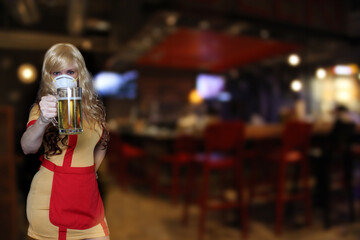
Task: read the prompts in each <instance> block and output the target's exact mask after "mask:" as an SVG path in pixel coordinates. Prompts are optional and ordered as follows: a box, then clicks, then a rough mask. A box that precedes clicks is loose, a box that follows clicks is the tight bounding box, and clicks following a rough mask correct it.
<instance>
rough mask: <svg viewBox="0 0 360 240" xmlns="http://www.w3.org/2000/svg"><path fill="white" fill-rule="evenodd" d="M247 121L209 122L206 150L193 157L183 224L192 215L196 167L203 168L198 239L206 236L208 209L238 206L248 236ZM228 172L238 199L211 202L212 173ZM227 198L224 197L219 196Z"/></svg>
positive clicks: (245, 234) (243, 230) (206, 133)
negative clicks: (246, 194) (190, 206)
mask: <svg viewBox="0 0 360 240" xmlns="http://www.w3.org/2000/svg"><path fill="white" fill-rule="evenodd" d="M244 136H245V124H244V123H243V122H240V121H229V122H220V123H216V124H212V125H209V126H208V127H207V128H206V130H205V135H204V147H205V152H204V153H202V154H196V155H195V156H194V161H193V162H192V163H193V166H192V167H191V168H189V173H188V176H187V190H188V192H187V194H186V197H185V201H184V208H183V223H184V224H187V222H188V216H189V205H190V202H191V199H190V194H192V193H194V192H195V185H196V184H195V170H196V169H200V171H201V173H200V174H201V175H200V177H201V181H202V182H201V185H200V190H199V191H198V193H199V194H200V196H198V197H199V198H198V199H197V201H196V202H197V204H198V206H199V208H200V216H199V222H198V239H199V240H201V239H203V237H204V231H205V220H206V215H207V213H208V211H209V210H225V209H231V208H235V209H239V216H240V220H241V224H242V226H241V228H242V235H243V237H246V236H247V224H248V223H247V207H246V206H247V204H246V203H245V200H244V198H243V187H244V179H243V158H242V156H243V148H244V142H245V139H244ZM214 171H218V172H221V173H223V172H224V171H228V172H230V173H232V174H233V177H234V179H235V185H236V188H235V189H236V192H237V199H236V201H235V202H229V201H221V202H219V203H217V204H214V203H211V200H213V199H212V198H210V197H213V196H210V192H209V190H210V187H211V184H210V173H212V172H214ZM220 200H224V199H220Z"/></svg>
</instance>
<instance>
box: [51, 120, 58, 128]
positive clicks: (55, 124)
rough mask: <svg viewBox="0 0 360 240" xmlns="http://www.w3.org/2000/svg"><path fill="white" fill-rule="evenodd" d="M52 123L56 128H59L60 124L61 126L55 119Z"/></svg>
mask: <svg viewBox="0 0 360 240" xmlns="http://www.w3.org/2000/svg"><path fill="white" fill-rule="evenodd" d="M50 121H51V123H52V124H53V125H54V126H55V127H57V126H58V124H59V123H58V121H57V120H56V119H55V118H52V119H51V120H50Z"/></svg>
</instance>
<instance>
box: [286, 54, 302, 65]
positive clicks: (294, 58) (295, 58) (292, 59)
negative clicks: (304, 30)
mask: <svg viewBox="0 0 360 240" xmlns="http://www.w3.org/2000/svg"><path fill="white" fill-rule="evenodd" d="M288 63H289V64H290V65H291V66H297V65H299V64H300V57H299V55H297V54H291V55H289V57H288Z"/></svg>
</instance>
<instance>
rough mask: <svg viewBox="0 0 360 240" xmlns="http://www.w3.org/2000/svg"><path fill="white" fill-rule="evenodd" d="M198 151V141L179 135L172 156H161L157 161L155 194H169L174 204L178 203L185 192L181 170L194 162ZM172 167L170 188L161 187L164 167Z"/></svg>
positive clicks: (188, 136)
mask: <svg viewBox="0 0 360 240" xmlns="http://www.w3.org/2000/svg"><path fill="white" fill-rule="evenodd" d="M196 149H197V141H196V139H195V138H194V137H193V136H190V135H179V136H177V137H176V138H175V141H174V149H173V153H172V154H167V155H164V156H160V157H159V158H158V159H157V163H156V165H157V167H155V174H154V178H155V180H154V189H153V190H154V192H153V193H154V194H158V193H159V192H162V193H166V194H169V195H170V196H171V201H172V203H174V204H175V203H177V202H178V200H179V197H180V194H181V193H182V192H183V186H182V184H181V170H182V169H185V168H186V166H187V165H188V164H189V163H190V162H191V161H192V157H193V155H194V153H195V151H196ZM164 165H165V166H170V168H171V170H170V171H171V174H170V177H171V182H170V184H169V186H160V180H159V178H160V174H162V173H163V172H160V171H161V170H162V169H163V167H164Z"/></svg>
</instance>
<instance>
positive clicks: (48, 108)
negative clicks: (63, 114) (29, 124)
mask: <svg viewBox="0 0 360 240" xmlns="http://www.w3.org/2000/svg"><path fill="white" fill-rule="evenodd" d="M56 102H57V99H56V97H55V96H53V95H47V96H43V97H42V98H41V101H40V103H39V106H40V120H41V121H42V122H43V123H49V122H50V121H51V119H52V118H55V117H56V116H57V108H56Z"/></svg>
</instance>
